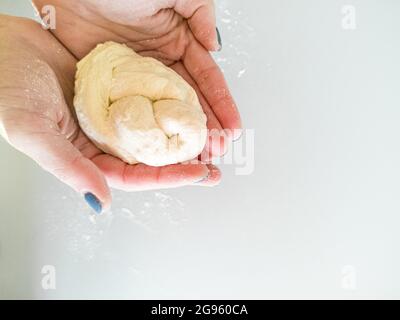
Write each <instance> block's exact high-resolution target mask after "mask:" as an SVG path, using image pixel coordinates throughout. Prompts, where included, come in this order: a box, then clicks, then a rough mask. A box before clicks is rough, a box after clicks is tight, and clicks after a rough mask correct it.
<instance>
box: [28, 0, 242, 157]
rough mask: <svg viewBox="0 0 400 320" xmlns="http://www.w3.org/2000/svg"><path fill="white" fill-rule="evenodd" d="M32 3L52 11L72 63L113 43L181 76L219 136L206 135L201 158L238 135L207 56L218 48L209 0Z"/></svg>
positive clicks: (235, 116) (236, 119)
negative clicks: (206, 139) (53, 10)
mask: <svg viewBox="0 0 400 320" xmlns="http://www.w3.org/2000/svg"><path fill="white" fill-rule="evenodd" d="M33 2H34V3H35V4H36V6H37V8H38V10H39V11H41V8H42V6H44V5H53V6H54V7H55V9H56V18H57V19H56V29H55V30H52V32H53V33H54V34H55V36H56V37H57V38H58V39H59V40H60V41H61V42H62V43H63V44H64V45H65V46H66V47H67V48H68V49H69V50H70V51H71V52H72V53H73V54H74V56H75V57H77V58H78V59H81V58H82V57H84V56H85V55H86V54H87V53H89V52H90V50H92V49H93V48H94V47H95V46H96V45H97V44H98V43H102V42H105V41H107V40H113V41H116V42H121V43H126V44H127V45H128V46H130V47H132V48H133V49H134V50H135V51H136V52H138V53H140V54H141V55H144V56H151V57H153V58H156V59H158V60H160V61H162V62H163V63H164V64H166V65H168V66H170V67H171V68H173V69H174V70H175V71H177V72H178V73H179V74H180V75H181V76H182V77H183V78H185V79H186V81H188V82H189V83H190V84H191V85H192V86H193V87H194V88H195V89H196V91H197V93H198V96H199V98H200V102H201V104H202V106H203V109H204V111H205V113H206V115H207V117H208V123H207V124H208V128H209V130H210V132H211V133H215V132H217V133H219V134H220V135H221V138H219V137H218V134H217V138H216V137H215V134H214V135H213V134H210V137H209V140H208V143H207V145H206V148H205V151H204V152H203V157H202V159H203V160H208V159H210V158H212V157H213V156H221V155H223V154H224V153H225V152H226V147H227V146H226V145H227V143H226V139H225V138H228V139H236V138H238V137H239V135H240V130H238V129H240V128H241V121H240V116H239V113H238V110H237V108H236V105H235V103H234V101H233V98H232V96H231V94H230V92H229V89H228V87H227V84H226V82H225V80H224V77H223V75H222V72H221V71H220V69H219V68H218V66H217V65H216V63H215V62H214V60H213V59H212V57H211V55H210V53H209V51H214V50H218V49H220V44H219V43H218V42H219V41H218V37H219V35H218V34H217V30H216V26H215V15H214V5H213V1H212V0H113V1H106V0H75V1H64V0H34V1H33ZM223 129H225V130H224V131H223ZM235 129H237V130H235ZM225 134H226V135H227V136H226V135H225Z"/></svg>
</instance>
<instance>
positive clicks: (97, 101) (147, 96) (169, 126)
mask: <svg viewBox="0 0 400 320" xmlns="http://www.w3.org/2000/svg"><path fill="white" fill-rule="evenodd" d="M77 66H78V70H77V73H76V81H75V98H74V106H75V110H76V115H77V117H78V120H79V124H80V126H81V128H82V130H83V131H84V132H85V133H86V135H87V136H88V137H89V138H90V139H91V140H92V141H93V142H94V143H95V144H96V146H98V147H99V148H100V149H101V150H103V151H104V152H106V153H109V154H112V155H114V156H116V157H118V158H120V159H122V160H123V161H125V162H127V163H130V164H135V163H145V164H147V165H150V166H164V165H168V164H174V163H179V162H184V161H187V160H191V159H194V158H195V157H196V156H198V155H199V154H200V153H201V151H202V150H203V148H204V145H205V143H206V138H207V127H206V122H207V119H206V116H205V114H204V112H203V110H202V108H201V105H200V103H199V100H198V98H197V95H196V92H195V91H194V89H193V88H192V87H191V86H190V85H189V84H188V83H187V82H186V81H185V80H183V78H182V77H180V76H179V75H178V74H177V73H176V72H175V71H173V70H172V69H170V68H168V67H166V66H165V65H163V64H162V63H161V62H159V61H157V60H155V59H153V58H146V57H142V56H140V55H138V54H137V53H135V52H134V51H133V50H132V49H130V48H128V47H127V46H125V45H122V44H117V43H114V42H106V43H104V44H100V45H98V46H97V47H96V48H95V49H94V50H93V51H92V52H90V53H89V54H88V55H87V56H86V57H85V58H83V59H82V60H81V61H80V62H79V63H78V65H77Z"/></svg>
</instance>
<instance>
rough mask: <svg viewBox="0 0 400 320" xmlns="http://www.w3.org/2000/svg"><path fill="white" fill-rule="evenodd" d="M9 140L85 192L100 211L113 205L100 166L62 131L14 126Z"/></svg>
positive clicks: (43, 166) (58, 176)
mask: <svg viewBox="0 0 400 320" xmlns="http://www.w3.org/2000/svg"><path fill="white" fill-rule="evenodd" d="M47 121H49V120H43V119H42V120H41V122H42V125H41V126H40V128H51V127H52V126H51V121H49V123H46V122H47ZM43 122H44V123H43ZM35 127H36V128H37V127H38V126H35ZM53 127H54V126H53ZM15 129H16V130H15ZM42 130H43V129H42ZM7 140H9V142H10V144H11V145H12V146H13V147H15V148H16V149H18V150H19V151H21V152H23V153H25V154H26V155H28V156H29V157H31V158H32V159H33V160H35V161H36V162H37V163H38V164H39V165H40V166H41V167H42V168H43V169H45V170H46V171H48V172H50V173H52V174H53V175H54V176H56V177H57V178H58V179H59V180H61V181H62V182H64V183H65V184H67V185H69V186H70V187H72V188H73V189H74V190H75V191H77V192H79V193H81V194H82V195H84V197H85V200H86V201H87V202H88V204H89V205H90V206H91V207H92V209H93V210H95V211H96V212H97V213H101V212H102V211H104V210H106V209H108V208H109V207H110V204H111V193H110V189H109V187H108V185H107V182H106V180H105V178H104V175H103V174H102V173H101V171H100V169H98V168H97V167H96V165H95V164H94V163H93V162H92V161H90V160H89V159H88V158H85V157H84V156H83V155H82V154H81V152H80V151H79V150H78V149H77V148H75V146H74V145H73V144H72V143H71V142H70V141H69V140H67V138H66V137H65V135H63V134H62V133H60V132H59V131H58V130H52V129H46V130H43V131H40V132H36V130H35V131H34V132H27V131H26V127H25V130H18V128H15V126H13V130H12V134H9V135H8V136H7Z"/></svg>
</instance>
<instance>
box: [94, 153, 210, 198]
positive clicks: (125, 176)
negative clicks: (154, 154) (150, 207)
mask: <svg viewBox="0 0 400 320" xmlns="http://www.w3.org/2000/svg"><path fill="white" fill-rule="evenodd" d="M92 161H93V162H94V163H95V164H96V165H97V166H98V167H99V168H100V170H101V171H102V172H103V173H104V175H105V176H106V178H107V181H108V182H109V184H110V185H111V186H112V187H114V188H117V189H120V190H125V191H139V190H140V191H142V190H151V189H164V188H177V187H182V186H186V185H192V184H196V183H198V182H199V181H204V179H207V177H208V175H209V169H208V168H207V166H206V165H204V164H174V165H169V166H164V167H151V166H147V165H145V164H135V165H129V164H126V163H124V162H123V161H121V160H120V159H117V158H115V157H113V156H111V155H108V154H102V155H98V156H96V157H94V158H93V159H92Z"/></svg>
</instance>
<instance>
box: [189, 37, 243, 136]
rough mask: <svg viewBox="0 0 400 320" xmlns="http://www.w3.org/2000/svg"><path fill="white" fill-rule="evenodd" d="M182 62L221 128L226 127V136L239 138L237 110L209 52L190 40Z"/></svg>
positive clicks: (239, 128) (239, 126) (239, 122)
mask: <svg viewBox="0 0 400 320" xmlns="http://www.w3.org/2000/svg"><path fill="white" fill-rule="evenodd" d="M183 64H184V66H185V67H186V69H187V71H188V72H189V74H190V75H191V77H192V78H193V79H194V81H196V83H197V85H198V87H199V88H200V90H201V92H202V94H203V95H204V97H205V98H206V99H207V101H208V103H209V104H210V106H211V108H212V110H213V111H214V114H215V115H216V116H217V118H218V120H219V122H220V123H221V125H222V128H224V129H228V130H227V134H228V136H229V137H230V138H232V139H237V138H239V136H240V134H241V128H242V125H241V120H240V115H239V111H238V109H237V107H236V104H235V102H234V100H233V98H232V95H231V93H230V92H229V89H228V86H227V83H226V81H225V79H224V76H223V74H222V72H221V70H220V69H219V67H218V66H217V64H216V63H215V62H214V60H213V58H212V57H211V55H210V53H209V52H207V51H206V50H205V49H204V48H203V47H202V46H201V45H200V44H199V43H198V42H197V41H191V42H190V44H189V45H188V47H187V50H186V54H185V56H184V57H183Z"/></svg>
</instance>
